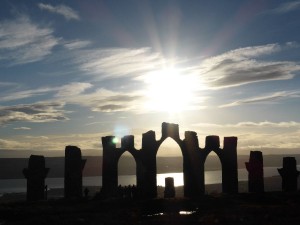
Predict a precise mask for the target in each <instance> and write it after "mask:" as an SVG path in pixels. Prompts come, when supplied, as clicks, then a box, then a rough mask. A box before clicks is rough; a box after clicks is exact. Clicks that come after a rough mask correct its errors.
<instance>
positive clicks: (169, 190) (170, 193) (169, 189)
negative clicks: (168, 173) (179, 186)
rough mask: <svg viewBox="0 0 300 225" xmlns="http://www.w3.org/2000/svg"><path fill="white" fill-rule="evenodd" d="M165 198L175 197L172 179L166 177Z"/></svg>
mask: <svg viewBox="0 0 300 225" xmlns="http://www.w3.org/2000/svg"><path fill="white" fill-rule="evenodd" d="M164 197H165V198H174V197H175V186H174V178H173V177H166V178H165V191H164Z"/></svg>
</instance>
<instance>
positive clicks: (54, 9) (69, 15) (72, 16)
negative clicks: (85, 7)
mask: <svg viewBox="0 0 300 225" xmlns="http://www.w3.org/2000/svg"><path fill="white" fill-rule="evenodd" d="M38 7H39V8H40V9H41V10H46V11H48V12H51V13H56V14H59V15H62V16H64V17H65V18H66V19H67V20H80V17H79V15H78V13H77V12H76V11H75V10H73V9H72V8H70V7H69V6H66V5H57V6H52V5H50V4H43V3H39V4H38Z"/></svg>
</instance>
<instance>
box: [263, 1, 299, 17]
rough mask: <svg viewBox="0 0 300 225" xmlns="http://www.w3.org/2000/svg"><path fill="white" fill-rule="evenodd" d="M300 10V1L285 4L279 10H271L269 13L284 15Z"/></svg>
mask: <svg viewBox="0 0 300 225" xmlns="http://www.w3.org/2000/svg"><path fill="white" fill-rule="evenodd" d="M298 9H300V1H292V2H285V3H282V4H280V5H279V6H278V7H277V8H275V9H271V10H269V11H268V13H276V14H284V13H289V12H291V11H295V10H298Z"/></svg>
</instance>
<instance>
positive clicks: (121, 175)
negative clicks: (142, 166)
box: [118, 151, 136, 186]
mask: <svg viewBox="0 0 300 225" xmlns="http://www.w3.org/2000/svg"><path fill="white" fill-rule="evenodd" d="M118 185H121V186H129V185H131V186H132V185H135V186H136V162H135V159H134V157H133V156H132V154H130V153H129V152H127V151H125V152H124V153H123V154H122V155H121V157H120V158H119V161H118Z"/></svg>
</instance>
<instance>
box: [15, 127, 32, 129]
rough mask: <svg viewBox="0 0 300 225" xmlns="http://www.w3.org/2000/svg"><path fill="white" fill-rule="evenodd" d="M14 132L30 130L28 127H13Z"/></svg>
mask: <svg viewBox="0 0 300 225" xmlns="http://www.w3.org/2000/svg"><path fill="white" fill-rule="evenodd" d="M14 130H31V128H30V127H15V128H14Z"/></svg>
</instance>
